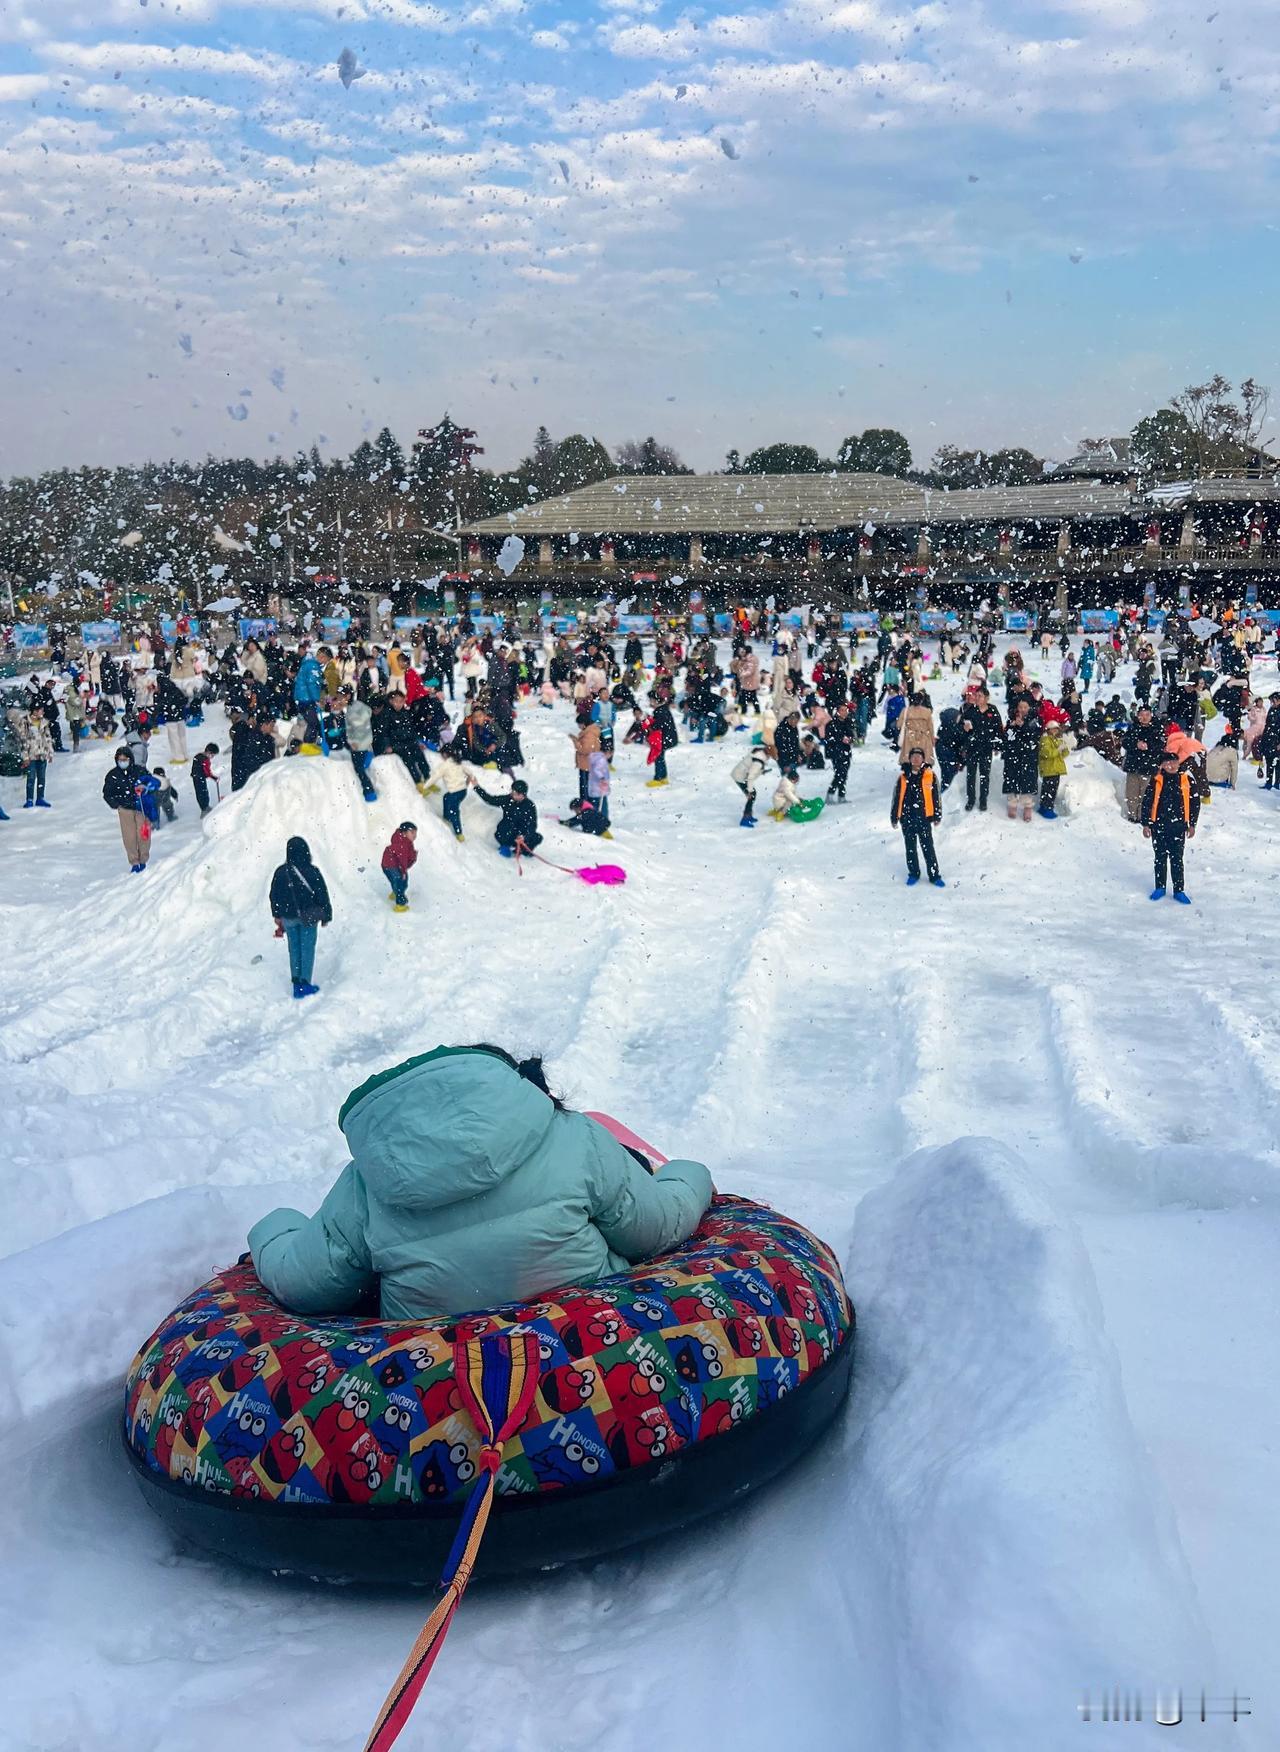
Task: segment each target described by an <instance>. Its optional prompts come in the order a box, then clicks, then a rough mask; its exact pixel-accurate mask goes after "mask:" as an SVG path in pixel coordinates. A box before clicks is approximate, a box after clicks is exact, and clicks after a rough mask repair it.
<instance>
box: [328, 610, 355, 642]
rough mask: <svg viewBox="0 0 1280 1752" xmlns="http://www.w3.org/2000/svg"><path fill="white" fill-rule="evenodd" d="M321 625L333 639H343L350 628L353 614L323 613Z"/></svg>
mask: <svg viewBox="0 0 1280 1752" xmlns="http://www.w3.org/2000/svg"><path fill="white" fill-rule="evenodd" d="M320 627H321V630H322V631H323V632H325V633H327V634H328V635H329V637H330V638H331V639H343V638H345V637H346V635H347V633H348V631H349V630H350V627H351V616H350V615H349V614H326V615H322V616H321V619H320Z"/></svg>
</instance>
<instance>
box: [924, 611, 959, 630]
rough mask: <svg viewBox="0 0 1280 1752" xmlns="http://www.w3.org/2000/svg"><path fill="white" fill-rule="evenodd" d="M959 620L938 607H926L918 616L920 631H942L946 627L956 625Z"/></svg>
mask: <svg viewBox="0 0 1280 1752" xmlns="http://www.w3.org/2000/svg"><path fill="white" fill-rule="evenodd" d="M959 625H960V622H959V621H958V620H957V619H956V617H955V615H953V614H947V613H945V612H944V611H943V610H942V609H940V608H926V609H925V610H924V611H923V612H922V613H921V616H920V631H921V632H922V633H942V632H945V631H946V629H947V628H948V627H958V626H959Z"/></svg>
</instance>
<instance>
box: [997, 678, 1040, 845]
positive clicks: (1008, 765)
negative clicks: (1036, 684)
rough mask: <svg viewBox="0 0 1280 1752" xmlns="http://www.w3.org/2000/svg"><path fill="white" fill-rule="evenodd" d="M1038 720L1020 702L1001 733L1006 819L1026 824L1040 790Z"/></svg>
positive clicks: (1024, 701) (1021, 701) (1028, 707)
mask: <svg viewBox="0 0 1280 1752" xmlns="http://www.w3.org/2000/svg"><path fill="white" fill-rule="evenodd" d="M1040 736H1041V729H1040V720H1039V717H1038V716H1037V715H1036V714H1035V713H1034V711H1033V710H1032V706H1031V703H1030V702H1029V701H1028V700H1027V699H1025V698H1023V699H1020V700H1019V701H1018V703H1017V705H1016V706H1015V707H1014V709H1013V716H1012V717H1011V718H1010V720H1009V722H1008V724H1007V725H1006V727H1005V733H1004V783H1003V786H1002V789H1003V791H1004V796H1005V801H1006V803H1007V804H1008V807H1009V820H1010V821H1016V820H1017V819H1018V811H1019V810H1021V811H1022V819H1023V820H1024V821H1030V820H1031V815H1032V811H1033V810H1034V809H1035V806H1036V794H1037V792H1038V791H1039V789H1040Z"/></svg>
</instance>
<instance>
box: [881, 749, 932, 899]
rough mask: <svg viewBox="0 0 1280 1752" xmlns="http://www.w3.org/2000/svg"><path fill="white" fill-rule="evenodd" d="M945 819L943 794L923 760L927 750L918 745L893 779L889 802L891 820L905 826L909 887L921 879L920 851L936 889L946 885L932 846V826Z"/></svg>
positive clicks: (896, 825)
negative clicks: (943, 815)
mask: <svg viewBox="0 0 1280 1752" xmlns="http://www.w3.org/2000/svg"><path fill="white" fill-rule="evenodd" d="M941 819H942V793H941V787H940V786H939V784H938V781H937V775H936V774H935V772H934V770H933V768H932V767H931V766H926V765H925V763H924V751H923V749H921V748H919V747H915V748H913V749H912V750H911V752H910V753H909V754H908V756H907V763H906V765H905V766H904V767H903V768H902V769H901V771H900V772H899V774H898V777H897V778H896V779H895V780H894V784H893V795H892V798H891V800H890V804H889V820H890V823H891V824H892V825H893V826H894V827H900V828H901V829H902V842H903V847H904V850H905V851H906V855H907V887H908V888H914V887H915V885H916V883H917V882H919V880H920V854H921V853H922V852H923V853H924V867H925V870H926V872H927V873H928V877H929V880H930V882H931V883H932V884H933V886H934V887H935V888H945V887H946V883H945V882H944V881H943V880H942V872H941V871H940V870H939V868H938V854H937V852H936V851H935V850H934V845H933V829H934V825H935V823H936V822H938V821H940V820H941Z"/></svg>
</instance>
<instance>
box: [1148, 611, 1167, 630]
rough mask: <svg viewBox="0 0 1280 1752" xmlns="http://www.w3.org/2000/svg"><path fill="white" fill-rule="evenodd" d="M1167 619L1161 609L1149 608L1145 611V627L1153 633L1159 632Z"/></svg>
mask: <svg viewBox="0 0 1280 1752" xmlns="http://www.w3.org/2000/svg"><path fill="white" fill-rule="evenodd" d="M1167 618H1168V617H1167V616H1166V614H1165V612H1164V610H1163V609H1162V608H1149V609H1148V610H1147V626H1148V627H1149V629H1150V630H1151V631H1152V632H1153V633H1158V632H1159V631H1160V629H1161V627H1162V626H1163V625H1164V623H1165V621H1166V619H1167Z"/></svg>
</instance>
